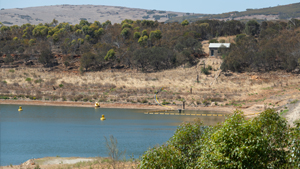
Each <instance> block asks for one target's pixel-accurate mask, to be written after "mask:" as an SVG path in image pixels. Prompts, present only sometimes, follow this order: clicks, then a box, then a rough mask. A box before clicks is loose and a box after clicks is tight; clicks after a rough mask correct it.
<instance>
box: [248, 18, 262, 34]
mask: <svg viewBox="0 0 300 169" xmlns="http://www.w3.org/2000/svg"><path fill="white" fill-rule="evenodd" d="M259 27H260V25H259V23H258V22H257V21H256V20H250V21H248V22H247V23H246V27H245V32H246V33H247V34H248V35H252V36H254V35H258V34H259Z"/></svg>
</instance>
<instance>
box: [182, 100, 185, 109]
mask: <svg viewBox="0 0 300 169" xmlns="http://www.w3.org/2000/svg"><path fill="white" fill-rule="evenodd" d="M184 109H185V101H183V102H182V110H184Z"/></svg>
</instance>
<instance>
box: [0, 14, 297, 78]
mask: <svg viewBox="0 0 300 169" xmlns="http://www.w3.org/2000/svg"><path fill="white" fill-rule="evenodd" d="M0 26H1V28H0V33H1V38H0V49H1V51H0V55H4V54H5V55H6V57H5V58H4V59H3V60H0V62H4V64H7V65H10V64H14V62H17V63H25V64H26V65H31V63H28V62H29V61H32V60H35V59H36V60H37V61H38V62H39V63H41V64H43V65H44V66H45V67H52V66H56V65H58V64H62V63H63V64H64V65H65V66H66V67H68V66H74V63H76V62H77V61H76V58H78V57H80V60H79V61H80V70H81V71H95V70H102V69H106V68H111V67H120V68H131V69H136V70H140V71H143V72H153V71H160V70H164V69H171V68H175V67H177V66H179V65H183V64H185V65H189V66H191V65H194V64H196V63H197V58H199V57H201V56H203V55H205V54H204V52H203V50H202V45H201V42H202V41H203V40H210V42H213V41H214V39H213V38H215V37H219V36H227V35H236V38H235V43H233V44H232V45H231V48H230V50H223V51H222V50H221V53H222V55H223V59H224V63H223V65H222V70H224V71H226V70H232V71H269V70H278V69H283V70H287V71H293V70H295V69H296V68H297V67H298V66H299V63H300V60H299V59H300V52H299V49H298V48H299V44H300V43H299V40H298V39H299V36H300V34H299V29H298V27H299V26H300V20H297V19H291V20H290V21H289V22H283V21H276V22H272V21H263V22H262V23H261V24H259V23H258V22H257V21H255V20H250V21H248V22H247V23H246V24H244V23H243V22H240V21H235V20H230V21H218V20H198V21H196V22H192V23H190V22H188V21H187V20H184V21H183V22H182V23H167V24H165V23H159V22H157V21H149V20H142V21H140V20H137V21H132V20H124V21H123V22H122V23H121V24H114V25H112V24H111V22H110V21H106V22H104V23H102V24H101V23H100V22H98V21H95V22H94V23H89V22H88V21H86V20H81V21H80V23H79V24H76V25H70V24H68V23H58V22H57V20H55V19H54V20H53V22H51V23H49V24H39V25H30V24H25V25H22V26H20V27H19V26H16V25H14V26H10V27H8V26H4V25H3V24H0ZM57 54H58V55H61V56H62V58H57V57H56V58H55V57H54V55H57ZM59 59H60V60H59ZM58 62H60V63H58ZM2 64H3V63H2Z"/></svg>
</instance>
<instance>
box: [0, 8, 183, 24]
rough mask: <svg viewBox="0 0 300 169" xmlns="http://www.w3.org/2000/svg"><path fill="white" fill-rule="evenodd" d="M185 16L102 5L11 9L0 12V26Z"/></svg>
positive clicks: (160, 19)
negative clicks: (56, 21) (54, 20)
mask: <svg viewBox="0 0 300 169" xmlns="http://www.w3.org/2000/svg"><path fill="white" fill-rule="evenodd" d="M184 15H187V14H186V13H182V12H171V11H161V10H147V9H139V8H126V7H118V6H104V5H68V4H64V5H53V6H39V7H28V8H13V9H1V10H0V22H2V23H3V24H5V25H8V26H9V25H22V24H26V23H30V24H33V25H37V24H39V23H50V22H52V20H53V19H54V18H55V19H56V20H58V22H68V23H70V24H77V23H79V22H80V20H81V19H84V20H87V21H89V22H94V21H96V20H97V21H100V22H101V23H102V22H105V21H107V20H110V21H111V22H112V23H121V22H122V21H123V20H125V19H132V20H138V19H139V20H144V19H147V20H158V21H159V22H165V21H166V20H168V19H170V18H172V17H176V16H184Z"/></svg>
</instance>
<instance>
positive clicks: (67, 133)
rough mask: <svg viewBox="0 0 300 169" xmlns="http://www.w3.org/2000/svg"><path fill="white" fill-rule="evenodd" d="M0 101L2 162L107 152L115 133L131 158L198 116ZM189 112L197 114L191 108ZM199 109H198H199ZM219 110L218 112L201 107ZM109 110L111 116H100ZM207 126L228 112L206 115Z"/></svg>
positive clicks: (204, 118)
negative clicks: (218, 115)
mask: <svg viewBox="0 0 300 169" xmlns="http://www.w3.org/2000/svg"><path fill="white" fill-rule="evenodd" d="M17 110H18V105H0V152H1V153H0V155H1V156H0V166H4V165H9V164H13V165H17V164H21V163H23V162H25V161H27V160H28V159H31V158H42V157H46V156H61V157H72V156H79V157H95V156H103V157H105V156H107V151H106V147H105V139H104V136H105V137H107V138H109V136H110V135H113V136H114V137H115V138H116V139H117V140H118V147H119V149H120V150H125V149H126V157H127V158H128V157H129V155H132V154H134V156H135V157H139V156H140V155H142V154H143V153H144V152H145V151H146V150H147V149H148V148H149V147H153V146H155V145H157V144H160V145H161V144H163V143H165V142H166V141H167V140H169V138H170V137H172V135H173V134H174V131H175V130H176V128H177V126H178V125H179V124H181V123H182V122H183V121H193V120H194V119H195V118H196V116H174V115H173V116H170V115H146V114H144V113H143V112H145V111H146V110H136V109H134V110H133V109H106V108H99V109H95V108H81V107H56V106H31V105H28V106H23V111H22V112H18V111H17ZM186 113H191V112H188V111H186ZM193 113H195V111H193ZM196 113H215V112H203V111H202V112H196ZM102 114H104V115H105V117H106V119H107V120H105V121H100V118H101V115H102ZM201 120H202V121H203V122H204V124H206V125H213V124H215V123H217V122H222V121H224V117H201Z"/></svg>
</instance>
